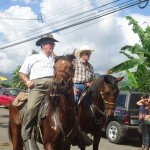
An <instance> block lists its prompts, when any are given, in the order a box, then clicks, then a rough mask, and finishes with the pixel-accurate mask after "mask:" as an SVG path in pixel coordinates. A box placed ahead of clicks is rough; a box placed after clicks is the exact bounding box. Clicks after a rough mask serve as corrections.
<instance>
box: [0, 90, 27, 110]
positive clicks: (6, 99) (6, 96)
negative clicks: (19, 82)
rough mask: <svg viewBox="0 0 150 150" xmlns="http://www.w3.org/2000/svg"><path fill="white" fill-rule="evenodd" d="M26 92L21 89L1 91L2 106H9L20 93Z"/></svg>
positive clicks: (0, 100)
mask: <svg viewBox="0 0 150 150" xmlns="http://www.w3.org/2000/svg"><path fill="white" fill-rule="evenodd" d="M21 91H25V90H23V89H19V88H3V89H2V90H1V91H0V105H3V106H7V107H8V106H9V104H10V103H11V102H12V101H13V100H14V99H15V97H16V96H17V95H18V93H19V92H21Z"/></svg>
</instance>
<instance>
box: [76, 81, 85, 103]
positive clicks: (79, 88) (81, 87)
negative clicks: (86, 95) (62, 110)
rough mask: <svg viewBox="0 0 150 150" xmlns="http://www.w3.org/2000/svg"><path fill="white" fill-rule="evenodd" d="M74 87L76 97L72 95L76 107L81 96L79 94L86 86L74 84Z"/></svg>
mask: <svg viewBox="0 0 150 150" xmlns="http://www.w3.org/2000/svg"><path fill="white" fill-rule="evenodd" d="M74 86H75V87H76V89H77V90H78V92H77V95H74V103H75V105H77V104H78V101H79V97H80V96H81V93H82V91H83V89H84V88H85V87H86V86H85V84H82V83H75V84H74Z"/></svg>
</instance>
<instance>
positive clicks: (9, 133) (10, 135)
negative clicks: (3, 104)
mask: <svg viewBox="0 0 150 150" xmlns="http://www.w3.org/2000/svg"><path fill="white" fill-rule="evenodd" d="M8 136H9V140H10V141H12V128H11V122H10V119H9V122H8Z"/></svg>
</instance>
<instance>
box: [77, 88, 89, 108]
mask: <svg viewBox="0 0 150 150" xmlns="http://www.w3.org/2000/svg"><path fill="white" fill-rule="evenodd" d="M88 90H89V86H86V87H85V88H84V89H83V90H82V92H81V95H80V97H79V101H78V104H77V106H78V105H80V103H81V101H82V100H83V98H84V96H85V95H86V94H87V92H88Z"/></svg>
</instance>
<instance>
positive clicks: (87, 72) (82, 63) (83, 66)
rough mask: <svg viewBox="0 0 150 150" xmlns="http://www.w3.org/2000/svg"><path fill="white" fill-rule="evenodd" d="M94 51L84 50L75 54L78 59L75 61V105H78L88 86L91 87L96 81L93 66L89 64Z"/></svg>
mask: <svg viewBox="0 0 150 150" xmlns="http://www.w3.org/2000/svg"><path fill="white" fill-rule="evenodd" d="M93 51H94V50H89V49H83V50H79V51H77V52H76V53H75V56H76V57H77V59H76V61H75V73H74V78H73V82H74V95H75V99H74V100H75V104H77V103H78V99H79V96H80V94H81V92H82V90H83V89H84V88H85V87H86V86H90V85H91V83H92V81H93V79H94V70H93V66H92V65H91V64H90V63H89V59H90V55H91V53H92V52H93Z"/></svg>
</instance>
